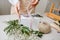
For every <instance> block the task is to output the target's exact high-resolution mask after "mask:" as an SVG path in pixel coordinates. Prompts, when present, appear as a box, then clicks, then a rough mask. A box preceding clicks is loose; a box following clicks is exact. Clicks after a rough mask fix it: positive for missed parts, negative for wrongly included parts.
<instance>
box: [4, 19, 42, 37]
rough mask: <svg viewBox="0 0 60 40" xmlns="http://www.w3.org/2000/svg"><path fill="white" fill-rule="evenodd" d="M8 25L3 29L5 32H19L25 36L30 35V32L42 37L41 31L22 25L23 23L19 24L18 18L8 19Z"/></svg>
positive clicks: (10, 33)
mask: <svg viewBox="0 0 60 40" xmlns="http://www.w3.org/2000/svg"><path fill="white" fill-rule="evenodd" d="M7 23H8V26H7V27H6V28H5V29H4V31H5V32H6V34H9V35H12V34H16V33H18V32H19V33H21V34H24V35H27V36H30V35H31V34H35V35H37V36H38V37H42V35H43V33H42V32H39V31H34V30H33V29H29V27H27V26H24V25H23V24H19V21H18V20H12V21H8V22H7Z"/></svg>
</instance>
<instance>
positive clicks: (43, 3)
mask: <svg viewBox="0 0 60 40" xmlns="http://www.w3.org/2000/svg"><path fill="white" fill-rule="evenodd" d="M48 2H49V1H48V0H40V2H39V4H38V6H37V8H36V12H37V13H40V14H43V13H44V12H45V9H46V6H47V4H48Z"/></svg>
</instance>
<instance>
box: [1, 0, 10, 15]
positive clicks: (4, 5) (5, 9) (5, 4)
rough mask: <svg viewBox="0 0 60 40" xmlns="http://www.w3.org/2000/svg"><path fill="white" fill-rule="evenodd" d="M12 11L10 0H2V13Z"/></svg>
mask: <svg viewBox="0 0 60 40" xmlns="http://www.w3.org/2000/svg"><path fill="white" fill-rule="evenodd" d="M9 12H10V3H9V2H8V0H0V15H3V14H5V15H6V14H9Z"/></svg>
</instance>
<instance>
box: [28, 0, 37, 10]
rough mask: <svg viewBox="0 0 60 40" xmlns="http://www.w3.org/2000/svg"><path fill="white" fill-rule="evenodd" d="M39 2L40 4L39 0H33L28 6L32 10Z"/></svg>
mask: <svg viewBox="0 0 60 40" xmlns="http://www.w3.org/2000/svg"><path fill="white" fill-rule="evenodd" d="M37 4H38V0H32V1H31V3H30V4H29V6H28V9H29V10H30V9H32V8H35V7H36V5H37Z"/></svg>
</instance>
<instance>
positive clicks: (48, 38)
mask: <svg viewBox="0 0 60 40" xmlns="http://www.w3.org/2000/svg"><path fill="white" fill-rule="evenodd" d="M14 19H18V17H17V16H16V15H1V16H0V40H5V39H6V38H7V35H6V33H5V32H4V31H3V30H4V28H5V27H6V26H7V24H6V23H5V22H6V21H9V20H14ZM23 19H25V18H24V17H23ZM42 20H43V21H45V22H47V23H49V24H53V20H52V19H50V18H48V17H44V18H43V19H42ZM41 40H60V33H57V32H56V30H55V29H53V28H52V31H51V33H49V34H44V35H43V37H42V38H41Z"/></svg>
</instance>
